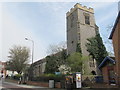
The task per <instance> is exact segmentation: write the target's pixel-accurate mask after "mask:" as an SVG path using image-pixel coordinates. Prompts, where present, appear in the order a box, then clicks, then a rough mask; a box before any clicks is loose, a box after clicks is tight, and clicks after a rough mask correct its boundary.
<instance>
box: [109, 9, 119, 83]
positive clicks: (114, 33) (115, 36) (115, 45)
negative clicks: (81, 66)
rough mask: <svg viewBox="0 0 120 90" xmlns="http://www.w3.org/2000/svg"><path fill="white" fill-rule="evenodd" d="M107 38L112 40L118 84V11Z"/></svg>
mask: <svg viewBox="0 0 120 90" xmlns="http://www.w3.org/2000/svg"><path fill="white" fill-rule="evenodd" d="M109 39H112V42H113V48H114V54H115V61H116V67H115V74H116V81H117V84H119V85H120V11H119V13H118V16H117V18H116V21H115V24H114V26H113V29H112V32H111V34H110V37H109Z"/></svg>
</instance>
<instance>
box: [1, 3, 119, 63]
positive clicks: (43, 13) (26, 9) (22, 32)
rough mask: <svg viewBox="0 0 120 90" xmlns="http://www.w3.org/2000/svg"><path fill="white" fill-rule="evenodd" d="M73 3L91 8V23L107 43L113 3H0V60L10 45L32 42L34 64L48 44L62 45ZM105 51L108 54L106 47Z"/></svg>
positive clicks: (114, 12) (45, 50)
mask: <svg viewBox="0 0 120 90" xmlns="http://www.w3.org/2000/svg"><path fill="white" fill-rule="evenodd" d="M76 3H81V4H82V5H85V6H87V7H92V8H94V11H95V21H96V24H97V25H98V26H99V28H100V34H101V36H102V38H103V40H104V42H105V41H107V40H108V39H107V38H108V37H109V34H110V31H111V30H109V31H107V26H108V25H113V24H114V22H115V19H116V16H117V10H118V9H117V7H118V6H117V2H108V1H107V2H64V3H63V2H62V3H60V2H36V3H35V2H31V3H30V2H26V3H25V2H22V3H21V2H17V3H14V2H11V3H8V2H6V3H5V2H4V3H3V2H2V3H0V20H1V22H0V26H2V28H1V29H0V50H1V51H0V55H1V56H0V60H1V61H7V60H8V58H7V56H8V52H9V48H12V46H14V45H22V46H27V47H29V48H30V49H31V47H32V43H31V42H30V41H26V40H25V37H27V38H29V39H32V40H34V43H35V47H34V48H35V50H34V61H37V60H39V59H41V58H43V57H45V56H46V55H47V53H46V52H47V49H48V47H49V45H50V44H58V43H60V42H61V41H66V13H67V11H69V10H70V9H71V8H72V7H73V6H74V5H75V4H76ZM106 47H107V50H108V51H110V49H109V46H108V45H107V44H106Z"/></svg>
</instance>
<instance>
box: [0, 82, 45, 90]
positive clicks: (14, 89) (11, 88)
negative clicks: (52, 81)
mask: <svg viewBox="0 0 120 90" xmlns="http://www.w3.org/2000/svg"><path fill="white" fill-rule="evenodd" d="M46 89H47V88H46V87H38V86H31V85H23V84H16V83H11V82H5V81H4V80H0V90H46Z"/></svg>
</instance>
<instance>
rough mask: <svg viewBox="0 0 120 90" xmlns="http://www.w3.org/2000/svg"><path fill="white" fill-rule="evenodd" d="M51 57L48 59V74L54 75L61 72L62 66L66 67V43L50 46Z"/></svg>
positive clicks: (46, 70)
mask: <svg viewBox="0 0 120 90" xmlns="http://www.w3.org/2000/svg"><path fill="white" fill-rule="evenodd" d="M49 52H50V55H49V56H47V57H46V68H45V72H46V73H54V72H58V71H59V67H60V66H61V65H65V63H66V58H67V53H66V48H65V43H61V44H58V45H50V47H49Z"/></svg>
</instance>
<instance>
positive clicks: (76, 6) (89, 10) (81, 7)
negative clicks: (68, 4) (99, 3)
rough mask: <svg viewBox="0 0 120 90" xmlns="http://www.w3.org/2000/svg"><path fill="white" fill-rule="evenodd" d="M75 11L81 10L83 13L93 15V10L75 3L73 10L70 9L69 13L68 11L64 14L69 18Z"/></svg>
mask: <svg viewBox="0 0 120 90" xmlns="http://www.w3.org/2000/svg"><path fill="white" fill-rule="evenodd" d="M76 9H82V10H84V11H87V12H91V13H94V10H93V8H91V7H89V8H87V7H86V6H82V5H81V4H79V3H77V4H75V5H74V8H71V9H70V11H68V12H67V13H66V15H67V16H69V15H70V14H71V13H72V12H73V11H75V10H76Z"/></svg>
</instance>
